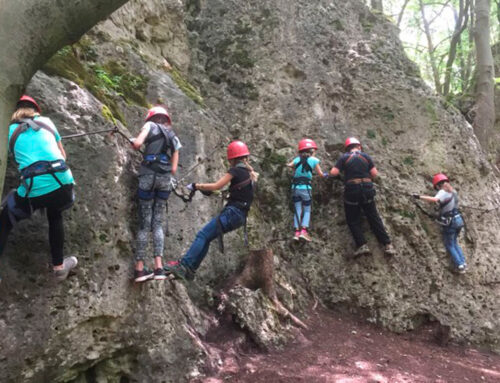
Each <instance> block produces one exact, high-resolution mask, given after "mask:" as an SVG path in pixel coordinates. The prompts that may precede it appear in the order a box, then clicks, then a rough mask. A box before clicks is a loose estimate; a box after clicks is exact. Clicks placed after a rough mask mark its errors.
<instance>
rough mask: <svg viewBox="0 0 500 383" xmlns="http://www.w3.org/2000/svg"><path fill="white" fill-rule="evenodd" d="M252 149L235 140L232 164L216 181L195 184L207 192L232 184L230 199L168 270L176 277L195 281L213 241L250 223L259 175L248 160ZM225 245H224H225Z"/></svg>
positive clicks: (231, 149) (231, 147) (231, 146)
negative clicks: (255, 184) (248, 220)
mask: <svg viewBox="0 0 500 383" xmlns="http://www.w3.org/2000/svg"><path fill="white" fill-rule="evenodd" d="M249 155H250V151H249V150H248V147H247V145H246V144H245V143H244V142H242V141H233V142H231V143H230V144H229V145H228V147H227V159H228V161H229V164H230V165H231V167H230V168H229V170H228V171H227V173H226V174H225V175H224V176H223V177H222V178H220V179H219V180H218V181H217V182H215V183H207V184H201V183H191V184H189V185H188V189H190V190H195V191H196V190H199V191H201V192H202V193H204V194H208V193H211V192H213V191H215V190H220V189H222V188H223V187H224V186H225V185H227V184H229V183H230V186H229V199H228V202H227V204H226V206H225V207H224V209H223V210H222V212H221V213H220V214H219V215H218V216H217V217H215V218H213V219H212V220H211V221H210V222H209V223H207V224H206V225H205V227H203V229H201V230H200V231H199V232H198V234H197V235H196V238H195V240H194V242H193V243H192V244H191V247H190V248H189V250H188V251H187V253H186V254H185V255H184V257H183V258H182V259H180V260H178V261H175V262H169V264H167V265H166V266H165V267H164V269H165V271H166V273H167V274H173V275H174V276H175V277H176V278H181V279H186V280H193V279H194V276H195V272H196V270H197V269H198V268H199V267H200V264H201V262H202V261H203V259H204V258H205V256H206V255H207V252H208V249H209V246H210V242H212V241H213V240H214V239H215V238H217V237H219V238H220V240H221V244H222V235H223V234H224V233H227V232H230V231H232V230H235V229H237V228H238V227H240V226H243V225H245V224H246V219H247V214H248V211H249V209H250V206H251V204H252V201H253V194H254V183H255V182H256V181H257V178H258V174H257V173H256V172H255V171H254V170H253V168H252V167H251V166H250V164H249V162H248V156H249ZM221 247H222V246H221Z"/></svg>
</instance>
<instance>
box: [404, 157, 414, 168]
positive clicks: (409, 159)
mask: <svg viewBox="0 0 500 383" xmlns="http://www.w3.org/2000/svg"><path fill="white" fill-rule="evenodd" d="M403 164H405V165H408V166H413V165H414V164H415V159H414V158H413V157H412V156H407V157H405V158H403Z"/></svg>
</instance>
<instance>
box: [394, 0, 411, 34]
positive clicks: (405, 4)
mask: <svg viewBox="0 0 500 383" xmlns="http://www.w3.org/2000/svg"><path fill="white" fill-rule="evenodd" d="M409 2H410V0H405V2H404V4H403V6H402V7H401V11H400V12H399V16H398V21H397V24H396V25H397V26H398V28H399V26H400V25H401V21H402V20H403V15H404V13H405V9H406V6H407V5H408V3H409Z"/></svg>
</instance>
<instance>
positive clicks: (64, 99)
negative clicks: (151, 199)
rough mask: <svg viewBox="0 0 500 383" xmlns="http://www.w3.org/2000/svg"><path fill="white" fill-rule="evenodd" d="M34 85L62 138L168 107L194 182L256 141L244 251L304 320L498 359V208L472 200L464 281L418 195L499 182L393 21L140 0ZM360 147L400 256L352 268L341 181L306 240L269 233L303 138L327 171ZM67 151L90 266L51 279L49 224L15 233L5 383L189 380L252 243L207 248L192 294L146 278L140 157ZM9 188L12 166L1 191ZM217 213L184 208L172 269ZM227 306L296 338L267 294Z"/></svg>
mask: <svg viewBox="0 0 500 383" xmlns="http://www.w3.org/2000/svg"><path fill="white" fill-rule="evenodd" d="M165 60H166V61H167V62H168V64H167V63H166V62H165ZM61 76H62V77H61ZM63 77H64V78H63ZM28 90H29V93H30V94H32V95H33V96H34V97H36V98H37V99H38V100H40V102H41V104H42V109H43V110H44V111H45V114H46V115H48V116H49V117H51V118H52V119H53V120H54V122H55V123H56V125H57V126H58V127H59V129H60V131H61V133H62V134H68V133H70V132H71V133H73V132H84V131H92V130H98V129H104V128H106V127H112V122H111V121H112V119H113V117H112V116H114V118H117V119H119V120H120V121H121V122H118V124H119V125H120V127H121V128H122V130H123V131H125V132H127V134H130V135H135V134H137V133H138V131H139V129H140V126H141V124H142V119H143V117H144V115H145V107H146V106H147V105H148V104H154V103H161V102H163V103H166V105H167V106H168V107H169V110H170V112H171V114H172V118H173V125H174V130H175V131H176V132H177V134H178V135H179V137H180V139H181V141H182V143H183V145H184V147H183V149H182V151H181V164H182V168H181V169H180V172H179V173H180V174H179V177H183V176H184V175H186V174H187V172H188V170H189V169H191V167H192V166H194V165H195V164H200V165H199V166H197V167H196V168H194V170H193V171H192V172H191V173H190V174H189V175H187V177H186V179H185V180H184V181H186V182H187V181H189V182H191V181H204V180H212V179H217V178H218V177H219V176H221V175H222V174H223V172H224V169H226V166H227V165H226V164H225V162H224V148H223V147H224V145H225V144H226V143H227V142H229V140H230V139H233V138H241V139H243V140H244V141H246V142H247V143H248V144H249V146H250V149H251V151H252V153H254V154H255V155H256V156H255V157H254V164H255V167H256V169H257V170H258V171H259V172H260V173H261V180H260V181H259V191H258V196H257V199H256V202H255V205H254V207H253V208H252V212H251V214H250V217H249V230H250V238H251V246H252V247H254V248H255V247H268V246H271V247H273V251H274V254H275V268H276V275H275V282H276V284H277V286H278V295H279V298H280V300H281V301H282V302H283V303H284V304H285V305H286V306H287V307H288V308H289V309H290V310H292V311H294V312H295V313H299V315H301V316H303V317H305V316H307V307H308V303H309V302H310V300H311V297H312V296H314V297H317V298H318V299H319V300H321V301H322V302H323V303H324V304H326V305H328V306H335V305H342V306H347V307H349V308H352V309H353V310H362V311H363V312H365V313H366V314H367V315H368V318H369V320H371V321H373V322H376V323H379V324H380V325H382V326H385V327H388V328H390V329H392V330H394V331H407V330H412V329H414V328H416V327H418V326H419V325H420V324H422V323H423V322H425V321H429V320H437V321H439V322H440V323H441V324H442V325H443V326H450V329H451V334H450V335H451V337H452V339H454V340H459V341H470V342H474V343H481V344H487V345H489V346H491V347H492V348H496V349H497V350H498V349H499V346H498V342H499V341H500V332H499V330H498V328H499V324H500V309H499V305H498V302H499V298H500V275H499V266H500V260H499V259H500V258H499V253H500V251H499V250H498V245H497V244H498V243H499V241H500V234H499V233H500V231H499V228H500V216H499V214H498V211H493V212H489V213H485V214H482V212H481V211H478V210H472V209H468V208H464V213H465V217H466V220H467V232H466V235H465V236H463V237H462V238H461V243H462V245H463V246H464V249H465V251H466V257H467V261H468V264H469V267H470V271H469V273H468V274H466V275H465V276H457V275H455V274H453V273H452V272H451V271H450V268H449V264H450V261H449V256H448V255H447V254H446V253H445V251H444V248H443V245H442V243H441V239H440V234H439V229H438V227H437V225H436V224H434V223H433V222H432V221H430V220H429V219H428V218H427V217H426V216H424V215H422V214H421V212H419V211H418V210H416V209H415V207H414V206H413V204H412V202H411V200H410V199H409V198H408V197H407V196H406V194H405V193H411V192H417V193H427V194H430V193H432V191H431V190H430V183H429V181H430V178H431V176H432V174H433V173H435V172H437V171H441V170H444V171H445V172H447V174H449V175H450V176H451V177H452V178H453V183H454V185H455V186H456V187H457V189H458V190H459V192H460V196H461V201H462V202H463V204H464V205H469V206H475V207H491V206H495V205H498V204H500V201H498V195H499V194H498V193H499V192H500V186H499V183H498V178H497V177H496V176H495V173H494V169H492V167H491V166H490V165H489V164H488V162H487V161H486V158H485V157H484V156H483V155H482V154H481V150H480V149H479V147H478V143H477V140H476V139H475V137H474V136H473V132H472V128H471V127H470V126H469V125H468V124H467V123H466V121H465V120H464V119H463V118H462V116H461V115H460V114H459V113H458V112H457V111H456V110H454V109H453V108H451V107H449V106H448V105H447V104H445V103H444V102H443V101H442V100H440V99H438V98H436V97H434V96H433V95H432V92H431V91H430V90H429V89H428V88H427V87H426V86H425V85H424V83H423V82H422V81H421V79H420V78H419V75H418V71H417V69H416V67H415V65H414V64H413V63H411V62H410V61H409V60H408V59H407V58H406V57H405V55H404V53H403V50H402V47H401V44H400V43H399V41H398V39H397V31H396V29H395V27H394V26H393V25H392V24H391V23H390V22H388V21H387V20H385V19H384V17H382V16H380V15H374V14H372V13H370V11H369V10H368V8H366V7H365V6H364V5H363V4H362V3H361V2H360V1H349V2H330V1H316V2H306V1H299V0H293V1H291V0H287V1H284V0H279V1H276V2H273V3H272V4H271V3H269V2H265V1H253V2H246V1H242V0H225V1H222V0H214V1H210V2H205V1H200V0H184V1H173V0H167V1H160V0H136V1H131V2H130V3H129V4H128V5H126V6H125V7H123V8H121V9H120V10H119V11H117V12H116V13H115V14H113V16H112V17H111V18H110V19H109V20H107V21H106V22H104V23H102V24H101V25H99V26H98V27H96V28H95V29H94V30H93V31H92V32H91V33H90V34H88V35H87V36H86V37H85V38H84V39H83V40H82V41H81V42H80V43H78V44H76V45H75V46H73V49H70V48H67V49H65V50H62V51H61V52H59V53H58V54H57V55H56V56H55V57H54V58H53V60H52V61H51V62H49V64H48V65H47V66H46V67H45V68H44V71H43V72H39V73H38V74H37V75H36V76H35V77H34V79H33V81H32V83H31V84H30V86H29V89H28ZM122 123H123V124H124V125H125V126H126V127H125V126H123V125H122ZM350 135H356V136H358V137H359V138H360V139H361V141H362V142H363V147H364V149H365V150H366V151H367V152H368V153H370V154H371V155H373V157H374V158H375V161H376V165H377V167H378V169H379V171H380V172H381V180H380V181H379V185H380V186H379V188H378V197H377V198H378V207H379V210H380V212H381V215H382V217H383V219H384V221H385V223H386V225H387V227H388V230H389V232H390V234H391V237H392V239H393V242H394V245H395V247H396V249H397V252H398V253H397V255H396V256H395V257H394V258H393V259H390V260H388V259H386V258H384V256H383V255H382V252H381V250H380V248H379V246H378V245H377V243H376V241H375V239H374V238H373V237H372V236H370V235H368V236H369V246H370V247H371V248H372V250H373V252H374V255H373V256H372V257H370V258H363V259H360V260H357V261H347V260H346V259H345V255H346V254H348V253H349V252H351V251H352V248H353V243H352V240H351V238H350V235H349V232H348V229H347V226H346V224H345V219H344V213H343V207H342V186H341V185H340V182H339V181H336V180H327V181H317V182H315V183H314V191H313V195H314V205H313V226H312V235H313V236H314V241H313V242H312V243H310V244H307V245H305V246H294V245H292V244H290V241H288V240H286V241H271V240H272V239H280V238H283V237H289V236H290V235H291V234H292V231H291V228H292V212H291V210H290V205H289V204H290V192H289V186H290V174H289V171H288V170H287V169H286V167H285V166H284V164H285V161H286V160H288V159H290V158H292V156H293V155H294V152H295V145H296V143H297V142H298V140H299V139H301V138H303V137H311V138H314V139H315V141H316V142H317V143H318V144H319V149H320V150H319V151H318V157H319V158H321V159H322V166H323V168H324V170H326V169H328V168H329V167H330V166H332V165H333V164H334V162H335V160H336V158H337V157H338V156H339V155H340V154H341V151H342V143H343V140H344V138H345V137H346V136H350ZM64 144H65V147H66V149H67V152H68V157H69V164H70V166H71V167H72V169H73V171H74V174H75V178H76V180H77V186H76V192H77V198H78V199H77V203H76V204H75V206H74V207H73V208H72V210H71V211H70V212H68V214H66V215H67V219H66V221H65V222H66V228H67V253H68V254H70V253H74V254H77V255H78V256H79V259H80V265H79V268H78V270H77V273H76V275H74V276H72V277H70V278H69V280H68V281H66V282H64V283H63V284H61V285H55V284H54V283H53V281H52V280H51V278H50V275H49V273H48V271H47V266H46V265H47V260H48V258H47V254H48V244H47V241H46V232H47V225H46V222H45V218H44V217H41V216H39V215H38V214H37V215H36V216H35V218H34V219H33V220H31V221H29V222H22V223H21V224H20V225H19V227H17V228H16V229H15V233H13V235H12V237H11V238H10V242H9V248H8V251H6V254H5V256H4V257H3V259H2V261H1V268H0V272H1V273H2V277H3V283H2V285H0V289H1V292H2V299H1V301H0V328H1V334H2V335H3V336H2V337H0V375H1V376H2V377H3V380H4V381H6V382H15V381H24V382H48V381H51V382H52V381H53V382H79V383H83V382H94V381H98V382H128V381H138V382H140V381H151V382H179V381H183V380H188V379H189V377H193V376H196V375H197V374H199V373H200V372H203V371H204V369H206V368H213V367H214V366H216V364H217V362H216V361H215V362H214V361H213V358H212V357H213V355H212V356H210V355H209V354H210V351H209V350H208V349H207V348H206V347H204V345H203V342H202V339H203V336H204V335H205V334H206V333H207V331H208V330H209V328H210V326H211V325H213V324H214V323H215V318H214V314H211V312H212V310H211V309H210V308H209V304H210V303H211V299H210V298H211V297H212V293H213V290H214V289H216V288H217V287H218V286H219V285H220V282H221V281H224V280H226V279H227V278H228V277H229V276H230V275H233V274H234V273H235V272H237V270H239V268H240V267H241V265H242V263H243V261H244V259H245V257H246V249H245V247H244V244H243V241H242V233H241V232H240V231H237V232H235V233H231V234H229V235H227V236H226V249H227V251H226V253H225V254H219V253H218V252H217V249H216V246H213V248H212V250H211V251H210V252H209V255H208V257H207V258H206V260H205V261H204V263H203V265H202V267H201V268H200V270H199V272H198V275H197V279H196V283H194V284H191V285H189V286H188V287H187V289H186V288H185V287H184V285H182V284H180V283H177V282H167V283H149V284H147V285H144V286H133V285H132V283H131V282H130V277H131V272H132V263H133V239H134V234H135V230H136V218H135V217H136V205H135V189H136V177H135V171H136V169H137V168H138V164H139V161H140V158H139V156H138V155H137V154H136V153H134V152H132V151H131V150H130V148H129V147H128V144H127V143H126V142H125V141H124V140H122V138H120V137H119V136H115V137H107V136H100V135H95V136H88V137H85V138H80V139H74V140H67V141H65V143H64ZM207 156H208V159H207V160H204V159H205V158H206V157H207ZM11 165H13V164H11ZM15 184H16V178H15V176H14V172H13V166H11V175H10V178H9V180H8V185H9V186H10V185H15ZM218 205H219V202H218V199H217V198H215V197H214V198H204V197H202V196H196V197H195V199H194V201H193V203H192V204H191V205H189V206H185V205H184V203H183V202H181V201H180V200H179V199H176V198H175V197H171V199H170V202H169V213H168V216H169V218H170V225H169V231H170V235H169V237H168V238H167V240H166V252H165V253H166V257H167V259H168V260H171V259H176V258H178V257H179V256H180V255H182V254H183V252H184V251H185V250H186V249H187V248H188V246H189V244H190V242H191V240H192V239H193V238H194V235H195V233H196V231H197V230H198V229H199V228H201V226H202V225H203V223H204V222H205V221H208V219H209V217H211V216H213V215H214V214H215V213H216V211H217V208H218ZM40 254H43V256H42V257H40V256H39V255H40ZM231 295H232V296H233V298H234V301H233V303H232V305H231V309H232V311H233V314H234V315H235V316H236V317H237V320H238V323H240V324H241V326H242V327H243V328H245V329H246V331H249V332H250V333H251V334H253V339H254V341H256V342H257V343H259V344H260V345H262V346H264V347H267V346H269V345H271V344H275V343H277V342H281V341H282V340H283V339H284V338H285V337H286V327H287V326H286V325H283V324H280V323H279V321H277V318H276V317H273V314H272V313H270V312H269V310H270V309H269V308H267V306H268V304H267V302H266V299H265V297H263V296H262V295H261V294H260V293H258V292H257V293H254V292H250V291H246V290H244V289H236V290H234V291H233V292H232V294H231ZM207 298H209V299H207ZM252 305H253V306H254V307H255V309H254V310H252ZM266 310H267V311H268V312H266ZM259 323H260V324H261V325H260V327H259Z"/></svg>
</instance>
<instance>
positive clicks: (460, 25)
mask: <svg viewBox="0 0 500 383" xmlns="http://www.w3.org/2000/svg"><path fill="white" fill-rule="evenodd" d="M468 22H469V0H465V4H464V0H460V1H459V10H458V16H456V18H455V30H454V31H453V35H452V37H451V41H450V49H449V51H448V60H447V61H446V70H445V77H444V84H443V95H444V96H447V95H448V93H450V83H451V72H452V68H453V63H454V62H455V58H456V57H457V46H458V43H459V42H460V39H461V38H462V32H463V31H464V30H465V28H467V24H468Z"/></svg>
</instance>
